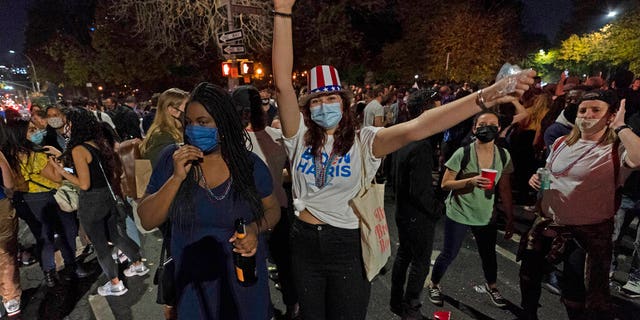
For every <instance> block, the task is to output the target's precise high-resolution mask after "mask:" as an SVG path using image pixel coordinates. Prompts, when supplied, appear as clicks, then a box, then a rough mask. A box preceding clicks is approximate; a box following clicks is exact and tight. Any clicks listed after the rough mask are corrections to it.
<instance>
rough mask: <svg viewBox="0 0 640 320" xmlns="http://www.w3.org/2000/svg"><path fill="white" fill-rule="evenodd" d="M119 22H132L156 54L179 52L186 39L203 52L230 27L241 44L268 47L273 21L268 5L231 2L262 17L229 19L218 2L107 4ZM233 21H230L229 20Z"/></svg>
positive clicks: (127, 0) (121, 0)
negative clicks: (240, 36)
mask: <svg viewBox="0 0 640 320" xmlns="http://www.w3.org/2000/svg"><path fill="white" fill-rule="evenodd" d="M110 2H111V6H110V8H111V9H112V10H113V14H114V16H115V17H117V18H118V19H132V21H134V25H133V29H132V30H134V31H135V32H137V33H138V34H141V35H143V36H144V37H145V38H146V39H147V45H149V46H151V47H153V48H154V51H155V52H156V53H157V54H162V53H164V52H165V51H166V50H176V49H178V48H179V47H180V46H181V44H182V42H183V41H184V40H185V39H188V40H189V41H191V42H194V43H196V44H198V45H199V46H200V47H201V48H202V49H207V48H210V47H215V46H216V43H215V42H216V41H215V39H217V35H218V34H220V33H222V32H224V31H229V25H230V23H231V24H232V25H233V26H234V29H235V28H241V29H242V30H243V31H244V34H245V40H244V44H245V45H246V46H247V47H248V48H250V49H253V50H262V49H264V48H267V47H269V46H270V43H271V32H272V30H273V28H272V26H271V25H272V19H271V16H270V15H269V14H268V13H269V10H270V9H271V2H270V1H261V0H234V1H231V0H229V1H227V3H231V2H233V3H234V4H235V5H241V6H250V7H255V8H258V9H259V10H260V11H261V12H262V13H261V14H243V13H240V14H237V13H233V12H232V14H231V15H229V12H228V8H229V6H228V5H223V1H220V0H189V1H178V0H154V1H139V0H110ZM230 16H231V19H232V20H233V21H229V17H230Z"/></svg>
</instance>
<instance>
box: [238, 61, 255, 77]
mask: <svg viewBox="0 0 640 320" xmlns="http://www.w3.org/2000/svg"><path fill="white" fill-rule="evenodd" d="M240 71H241V72H242V74H243V75H253V61H243V62H242V63H241V65H240Z"/></svg>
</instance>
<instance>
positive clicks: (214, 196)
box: [200, 169, 233, 201]
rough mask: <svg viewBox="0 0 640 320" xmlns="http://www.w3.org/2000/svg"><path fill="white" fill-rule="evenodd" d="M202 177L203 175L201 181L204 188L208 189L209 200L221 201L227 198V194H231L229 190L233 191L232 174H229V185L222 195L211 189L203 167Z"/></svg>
mask: <svg viewBox="0 0 640 320" xmlns="http://www.w3.org/2000/svg"><path fill="white" fill-rule="evenodd" d="M200 177H201V178H200V183H201V185H202V186H203V187H204V189H205V190H206V191H207V197H208V198H209V200H212V201H220V200H222V199H224V198H226V197H227V195H228V194H229V191H231V185H232V184H233V177H232V176H231V175H229V179H228V180H227V187H226V188H225V190H224V192H223V193H222V194H221V195H217V194H215V193H213V191H211V189H209V185H208V184H207V179H206V178H205V177H204V172H202V169H200Z"/></svg>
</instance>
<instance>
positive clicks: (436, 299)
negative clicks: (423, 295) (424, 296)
mask: <svg viewBox="0 0 640 320" xmlns="http://www.w3.org/2000/svg"><path fill="white" fill-rule="evenodd" d="M427 290H428V291H429V301H431V303H433V304H435V305H436V306H440V307H442V306H443V305H444V300H442V292H441V291H440V288H439V287H437V286H436V287H432V286H429V287H428V288H427Z"/></svg>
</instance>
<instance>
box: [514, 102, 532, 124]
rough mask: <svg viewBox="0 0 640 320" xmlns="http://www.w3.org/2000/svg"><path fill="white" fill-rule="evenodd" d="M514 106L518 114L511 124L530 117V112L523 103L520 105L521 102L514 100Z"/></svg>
mask: <svg viewBox="0 0 640 320" xmlns="http://www.w3.org/2000/svg"><path fill="white" fill-rule="evenodd" d="M513 105H514V106H515V107H516V114H515V115H514V116H513V120H512V121H511V124H514V123H518V122H520V121H522V120H524V119H526V118H527V117H529V112H528V111H527V109H525V108H524V106H523V105H522V103H520V101H518V100H514V101H513Z"/></svg>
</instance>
